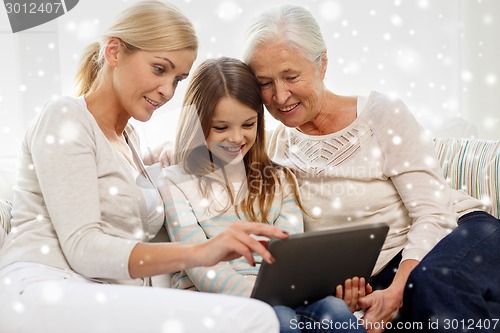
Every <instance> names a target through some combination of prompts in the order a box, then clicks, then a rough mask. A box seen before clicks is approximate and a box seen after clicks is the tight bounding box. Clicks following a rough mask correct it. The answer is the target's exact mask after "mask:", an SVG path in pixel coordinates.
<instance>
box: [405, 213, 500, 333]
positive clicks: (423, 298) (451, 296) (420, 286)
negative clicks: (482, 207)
mask: <svg viewBox="0 0 500 333" xmlns="http://www.w3.org/2000/svg"><path fill="white" fill-rule="evenodd" d="M458 223H459V226H458V227H457V228H456V229H455V230H454V231H453V232H451V233H450V234H449V235H448V236H447V237H445V238H444V239H442V240H441V242H439V243H438V244H437V245H436V246H435V247H434V249H432V251H430V252H429V253H428V254H427V256H425V258H424V259H423V260H422V261H421V263H420V264H419V265H418V266H417V267H416V268H415V269H414V270H413V272H412V273H411V275H410V277H409V279H408V283H407V285H406V289H405V294H404V298H403V309H402V317H403V321H406V322H409V321H412V322H420V323H422V324H423V325H422V326H423V330H422V331H419V332H443V333H444V332H447V333H450V332H500V322H496V327H495V328H494V323H495V319H496V320H500V220H498V219H496V218H495V217H493V216H491V215H489V214H487V213H484V212H473V213H469V214H467V215H465V216H463V217H462V218H460V219H459V221H458ZM471 325H473V326H471ZM467 329H469V330H467Z"/></svg>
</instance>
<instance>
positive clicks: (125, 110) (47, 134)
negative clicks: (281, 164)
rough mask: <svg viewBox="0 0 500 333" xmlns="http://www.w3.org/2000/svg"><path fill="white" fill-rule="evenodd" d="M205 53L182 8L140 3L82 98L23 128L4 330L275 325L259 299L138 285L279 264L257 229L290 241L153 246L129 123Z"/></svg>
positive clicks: (233, 239)
mask: <svg viewBox="0 0 500 333" xmlns="http://www.w3.org/2000/svg"><path fill="white" fill-rule="evenodd" d="M197 48H198V41H197V37H196V34H195V31H194V29H193V26H192V24H191V23H190V22H189V20H188V19H187V18H186V17H185V16H184V15H183V14H182V13H181V12H179V10H177V9H176V8H175V7H173V6H171V5H169V4H167V3H164V2H160V1H146V2H139V3H136V4H135V5H133V6H131V7H130V8H128V9H126V10H125V11H123V12H122V13H121V15H120V16H119V17H118V19H117V21H116V23H115V24H114V25H113V26H111V27H110V28H109V29H108V30H107V32H106V33H105V34H104V37H103V38H102V40H101V41H100V42H99V43H95V44H92V45H91V46H90V47H89V48H88V50H87V52H86V54H85V55H84V57H83V62H82V66H81V69H80V71H79V73H78V79H79V83H80V96H79V97H76V98H74V97H61V98H58V99H57V100H55V101H52V102H50V103H48V104H47V105H46V106H45V108H44V110H43V111H42V112H41V114H40V116H39V117H38V119H37V120H36V121H35V122H34V123H33V125H32V126H31V127H30V128H29V130H28V131H27V133H26V137H25V140H24V143H23V146H22V152H21V157H20V168H19V176H18V184H17V189H16V193H15V198H14V207H13V220H12V225H13V231H12V233H11V234H10V235H9V236H8V239H7V241H6V244H5V245H4V247H3V248H2V249H1V251H0V331H1V332H2V333H11V332H50V333H56V332H65V333H66V332H72V333H74V332H82V333H89V332H121V333H124V332H134V333H136V332H148V333H149V332H170V331H171V330H172V329H174V330H177V331H182V332H201V331H204V330H207V329H208V328H210V329H212V330H213V331H215V332H235V331H237V332H273V331H277V330H278V322H277V319H276V316H275V314H274V312H273V310H272V308H271V307H269V306H268V305H266V304H264V303H261V302H258V301H255V300H249V299H240V298H236V297H230V296H223V295H209V294H200V293H191V292H186V291H180V290H169V289H152V288H142V287H143V286H148V285H149V277H151V276H153V275H156V274H162V273H166V272H174V271H178V270H180V269H184V268H186V267H193V266H210V265H214V264H216V263H218V262H219V261H223V260H230V259H234V258H237V257H240V256H241V255H244V256H245V257H246V258H247V259H248V260H250V261H252V260H253V256H252V252H254V251H255V252H257V253H259V254H260V255H262V257H263V258H264V260H267V261H272V257H271V255H270V253H269V252H268V251H267V250H266V249H265V248H264V247H263V246H262V244H260V243H259V242H257V241H256V240H255V239H253V238H252V237H250V236H249V234H250V233H253V234H258V235H259V234H260V235H263V236H267V237H281V238H285V237H286V234H285V233H284V232H282V231H281V230H279V229H276V228H273V227H271V226H268V225H264V224H250V223H246V224H245V223H240V224H237V225H234V226H232V227H231V228H229V229H227V230H226V231H224V232H223V233H221V234H220V235H219V236H218V237H215V238H213V239H211V240H209V241H207V242H205V243H203V244H183V243H175V244H174V243H156V244H151V243H148V241H149V240H150V239H151V238H152V237H153V236H154V235H155V234H156V233H157V232H158V231H159V230H160V228H161V226H162V225H163V223H164V211H163V202H162V198H161V197H160V194H159V192H158V191H157V190H156V188H155V187H154V186H153V185H152V183H151V181H150V179H149V176H148V173H147V172H146V171H145V168H144V165H143V163H142V161H141V159H140V158H139V156H140V154H139V151H138V147H139V143H138V140H137V136H136V134H135V133H134V130H133V128H132V127H131V126H130V124H129V123H128V122H129V119H131V118H134V119H136V120H139V121H147V120H149V119H150V117H151V115H152V114H153V113H154V112H155V110H156V109H158V108H159V107H160V106H162V105H163V104H165V103H167V102H168V101H169V100H170V99H171V98H172V96H173V95H174V92H175V89H176V87H177V84H178V83H179V82H180V81H182V80H184V79H185V78H186V77H187V76H188V75H189V72H190V70H191V66H192V64H193V62H194V61H195V58H196V53H197ZM137 184H141V185H140V186H138V185H137Z"/></svg>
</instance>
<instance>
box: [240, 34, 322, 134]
mask: <svg viewBox="0 0 500 333" xmlns="http://www.w3.org/2000/svg"><path fill="white" fill-rule="evenodd" d="M250 67H251V68H252V70H253V72H254V73H255V75H256V76H257V79H258V80H259V83H260V86H261V91H262V99H263V101H264V104H265V105H266V108H267V110H268V111H269V112H270V113H271V115H272V116H273V117H274V118H276V119H277V120H279V121H281V122H282V123H283V124H284V125H285V126H288V127H300V126H302V125H304V124H306V123H308V122H310V121H311V120H313V119H314V118H315V117H316V116H317V115H318V114H319V112H320V111H321V108H322V106H323V103H324V99H325V92H326V90H325V87H324V84H323V79H324V77H325V72H326V58H325V61H323V63H322V64H321V65H319V64H316V63H314V62H312V61H311V60H309V59H307V58H306V57H305V56H304V55H303V54H302V53H301V52H300V51H298V50H297V49H294V48H291V47H290V46H288V45H286V44H283V43H272V42H270V43H264V44H261V45H259V46H258V47H257V48H256V49H255V51H254V53H253V56H252V59H251V61H250Z"/></svg>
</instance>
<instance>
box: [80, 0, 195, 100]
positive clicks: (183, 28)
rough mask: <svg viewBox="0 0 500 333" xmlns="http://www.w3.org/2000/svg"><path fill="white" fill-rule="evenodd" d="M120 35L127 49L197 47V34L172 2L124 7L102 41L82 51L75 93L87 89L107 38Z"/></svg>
mask: <svg viewBox="0 0 500 333" xmlns="http://www.w3.org/2000/svg"><path fill="white" fill-rule="evenodd" d="M113 37H116V38H119V39H120V40H121V42H122V46H123V47H124V48H125V50H127V51H129V52H134V51H136V50H143V51H148V52H158V51H176V50H181V49H191V50H193V51H194V52H197V51H198V38H197V36H196V32H195V29H194V27H193V25H192V23H191V22H190V21H189V19H188V18H187V17H185V16H184V14H182V13H181V12H180V10H179V9H178V8H177V7H175V6H174V5H172V4H169V3H165V2H162V1H156V0H148V1H141V2H138V3H136V4H134V5H132V6H130V7H128V8H126V9H125V10H123V11H122V12H121V13H120V14H119V15H118V18H117V19H116V21H115V23H114V24H113V25H112V26H111V27H110V28H108V30H107V31H106V32H105V33H104V34H103V36H102V38H101V41H100V42H96V43H93V44H90V45H89V46H88V47H87V48H86V49H85V51H84V53H83V55H82V59H81V63H80V67H79V69H78V71H77V75H76V81H77V85H78V94H79V95H83V94H85V93H87V92H88V91H89V90H90V89H91V88H92V85H93V84H94V82H95V81H96V80H97V79H98V77H99V75H100V73H101V69H102V68H103V67H104V63H105V61H104V52H105V49H106V45H107V44H108V42H109V40H110V39H111V38H113Z"/></svg>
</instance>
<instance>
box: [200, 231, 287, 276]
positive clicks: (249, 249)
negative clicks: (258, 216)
mask: <svg viewBox="0 0 500 333" xmlns="http://www.w3.org/2000/svg"><path fill="white" fill-rule="evenodd" d="M252 234H253V235H256V236H265V237H268V238H275V237H277V238H282V239H283V238H287V237H288V234H287V233H286V232H284V231H283V230H281V229H278V228H276V227H273V226H270V225H267V224H264V223H255V222H238V223H236V224H233V225H231V226H230V227H228V228H226V229H225V230H224V231H223V232H221V233H220V234H218V235H217V236H215V237H214V238H211V239H209V240H208V241H206V242H204V243H201V244H199V245H198V249H197V251H196V252H195V253H196V254H195V255H196V256H199V259H200V260H201V263H202V265H203V266H213V265H215V264H217V263H218V262H220V261H228V260H232V259H236V258H239V257H241V256H243V257H245V259H246V260H247V261H248V262H249V263H250V265H252V266H254V265H255V262H254V258H253V253H257V254H259V255H261V256H262V258H263V259H264V260H265V261H266V262H268V263H273V262H274V261H275V259H274V258H273V257H272V255H271V253H270V252H269V251H268V250H267V246H266V244H262V241H259V240H257V239H255V238H254V237H252V236H251V235H252Z"/></svg>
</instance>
